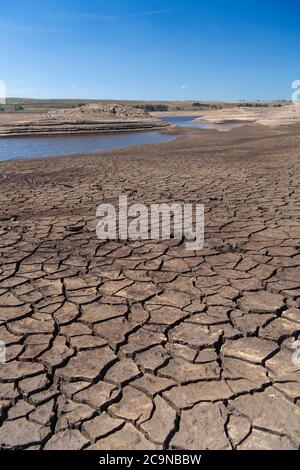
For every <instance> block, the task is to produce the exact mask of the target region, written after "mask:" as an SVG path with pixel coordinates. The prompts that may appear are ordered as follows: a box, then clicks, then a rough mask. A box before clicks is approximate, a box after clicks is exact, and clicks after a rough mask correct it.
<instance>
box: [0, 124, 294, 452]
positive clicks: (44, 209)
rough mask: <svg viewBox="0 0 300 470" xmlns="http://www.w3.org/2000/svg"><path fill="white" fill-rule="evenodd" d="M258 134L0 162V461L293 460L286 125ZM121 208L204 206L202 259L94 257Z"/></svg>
mask: <svg viewBox="0 0 300 470" xmlns="http://www.w3.org/2000/svg"><path fill="white" fill-rule="evenodd" d="M275 131H276V132H274V129H273V128H270V127H267V126H245V127H240V128H236V129H233V130H232V131H231V132H228V133H220V132H217V131H213V130H205V129H203V130H201V131H199V129H181V130H180V133H181V136H180V137H179V138H178V139H177V140H176V141H173V142H171V143H163V144H158V145H149V146H141V147H135V148H133V149H123V150H114V151H111V152H107V153H104V154H94V155H79V156H72V157H65V158H48V159H33V160H23V161H21V160H19V161H18V160H15V161H8V162H1V163H0V185H1V192H0V203H1V213H0V235H1V236H0V257H1V268H0V339H1V340H2V341H5V344H6V361H7V362H6V363H5V364H1V365H0V394H1V397H0V398H1V410H2V413H1V426H0V446H1V447H5V448H10V449H20V448H21V449H22V448H24V449H31V448H34V449H105V450H110V449H147V450H149V449H165V448H167V449H297V448H299V443H300V430H299V421H300V408H299V403H300V402H299V400H300V371H299V364H298V365H297V363H296V362H295V356H294V353H295V345H294V344H293V340H294V339H295V338H297V336H298V334H299V332H300V310H299V303H300V302H299V299H300V282H299V279H300V255H299V246H300V222H299V210H300V194H299V187H300V160H299V152H300V126H299V125H295V126H281V127H279V128H276V129H275ZM176 132H178V129H177V130H176ZM120 194H127V195H128V198H129V201H130V202H141V203H144V204H145V203H146V204H147V203H152V202H155V203H159V202H162V201H163V202H168V201H169V202H176V201H185V202H197V201H201V202H203V203H204V204H205V213H206V222H205V233H206V242H205V246H204V248H203V249H202V250H199V251H192V252H187V251H186V250H185V249H184V245H183V244H179V242H176V241H174V240H164V241H152V240H148V241H136V242H127V241H107V242H100V241H99V240H98V239H97V237H96V233H95V228H96V224H97V222H98V219H97V218H96V207H97V205H98V204H100V203H102V202H108V203H115V204H116V205H117V204H118V197H119V195H120ZM293 358H294V359H293ZM293 361H294V362H293Z"/></svg>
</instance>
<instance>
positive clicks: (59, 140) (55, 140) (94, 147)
mask: <svg viewBox="0 0 300 470" xmlns="http://www.w3.org/2000/svg"><path fill="white" fill-rule="evenodd" d="M175 139H176V136H174V135H168V134H162V133H161V132H158V131H149V132H148V131H145V132H126V133H125V132H124V133H123V134H106V135H78V136H77V135H72V136H51V137H1V138H0V161H1V160H2V161H3V160H11V159H14V158H33V157H50V156H51V157H53V156H63V155H72V154H79V153H94V152H104V151H105V150H112V149H120V148H125V147H133V146H136V145H145V144H158V143H163V142H171V141H172V140H175Z"/></svg>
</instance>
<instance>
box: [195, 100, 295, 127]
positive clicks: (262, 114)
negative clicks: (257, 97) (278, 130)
mask: <svg viewBox="0 0 300 470" xmlns="http://www.w3.org/2000/svg"><path fill="white" fill-rule="evenodd" d="M201 121H204V122H208V123H216V124H218V123H223V122H228V121H231V122H232V121H242V122H247V123H255V124H260V125H264V126H273V127H274V126H282V125H289V124H295V123H299V122H300V103H295V104H282V105H281V106H278V107H277V106H266V107H255V106H251V107H242V106H241V107H232V108H224V109H219V110H210V111H205V112H203V113H202V117H201Z"/></svg>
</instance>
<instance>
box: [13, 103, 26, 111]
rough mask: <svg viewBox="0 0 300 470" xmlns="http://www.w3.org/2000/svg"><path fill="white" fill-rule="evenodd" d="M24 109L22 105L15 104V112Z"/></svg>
mask: <svg viewBox="0 0 300 470" xmlns="http://www.w3.org/2000/svg"><path fill="white" fill-rule="evenodd" d="M23 109H24V107H23V106H22V105H21V104H18V103H16V104H14V110H15V111H23Z"/></svg>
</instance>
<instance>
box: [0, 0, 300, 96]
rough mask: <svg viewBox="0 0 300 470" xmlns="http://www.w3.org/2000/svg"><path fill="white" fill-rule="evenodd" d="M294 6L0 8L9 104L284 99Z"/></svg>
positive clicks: (38, 4)
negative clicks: (14, 99)
mask: <svg viewBox="0 0 300 470" xmlns="http://www.w3.org/2000/svg"><path fill="white" fill-rule="evenodd" d="M299 13H300V2H298V1H297V0H282V1H277V0H272V1H271V0H259V1H258V0H236V1H233V0H228V1H225V0H223V1H222V0H215V1H213V0H211V1H201V0H197V1H196V0H185V1H182V0H147V1H146V0H109V1H108V0H93V1H91V0H90V1H86V0H43V1H35V0H27V1H24V0H22V1H21V0H11V1H5V2H4V1H3V2H1V16H0V51H1V54H0V57H1V60H0V80H4V81H5V82H6V85H7V94H8V96H18V97H34V98H99V99H100V98H112V99H117V98H120V99H160V100H164V99H202V100H204V99H227V100H238V99H248V100H250V99H277V98H279V99H290V96H291V88H290V86H291V82H292V81H293V80H296V79H300V66H299V64H300V60H299V53H300V52H299V46H300V27H299V21H300V14H299Z"/></svg>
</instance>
